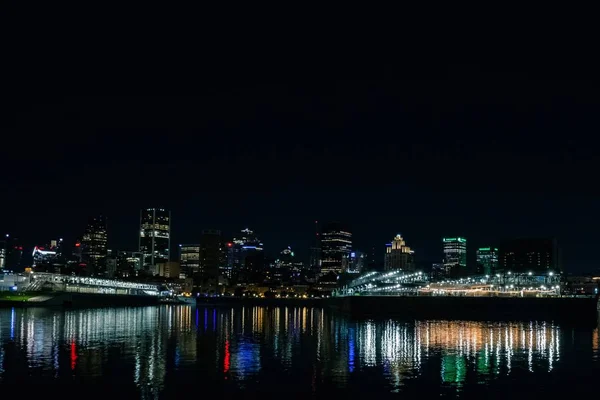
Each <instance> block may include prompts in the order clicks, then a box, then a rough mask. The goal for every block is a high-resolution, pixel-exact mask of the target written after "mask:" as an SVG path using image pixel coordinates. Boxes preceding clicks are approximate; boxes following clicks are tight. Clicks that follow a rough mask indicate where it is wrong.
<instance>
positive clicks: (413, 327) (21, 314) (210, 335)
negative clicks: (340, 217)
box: [0, 305, 600, 399]
mask: <svg viewBox="0 0 600 400" xmlns="http://www.w3.org/2000/svg"><path fill="white" fill-rule="evenodd" d="M599 340H600V339H599V334H598V326H596V325H594V324H592V325H591V326H578V327H575V326H564V325H560V324H554V323H552V322H549V321H548V322H544V321H513V322H474V321H427V320H424V321H412V320H411V321H401V320H385V319H384V320H377V321H373V320H361V321H353V320H350V319H348V318H346V317H344V316H341V315H338V314H335V313H333V312H330V311H327V310H323V309H321V308H311V307H241V306H240V307H231V308H211V307H207V308H204V307H198V308H196V307H192V306H168V305H164V306H156V307H145V308H107V309H82V310H77V309H73V310H59V309H42V308H39V309H36V308H28V309H18V308H17V309H10V308H4V309H0V344H1V348H0V385H1V386H5V387H11V388H13V389H15V390H19V389H20V390H22V391H23V392H22V393H24V394H26V395H27V394H31V395H32V396H33V395H34V394H36V395H37V394H38V393H43V394H45V395H51V394H52V395H54V394H60V395H61V396H62V397H72V398H78V399H81V398H82V397H83V398H85V397H94V398H96V397H95V396H99V395H102V397H103V398H106V397H107V396H111V397H113V398H128V399H132V398H142V399H155V398H156V399H158V398H168V399H170V398H173V399H174V398H183V397H197V398H200V397H210V398H223V397H230V396H231V397H236V398H242V397H251V398H253V397H265V396H269V395H275V396H276V397H278V398H281V397H284V396H285V397H286V398H307V397H327V398H331V397H332V396H334V397H337V396H343V397H351V398H365V396H373V397H374V398H381V397H384V396H386V395H397V394H400V396H402V395H404V396H410V397H415V398H416V397H427V398H431V397H435V398H439V397H461V398H475V397H477V398H481V397H482V396H485V397H497V398H508V397H510V398H532V397H540V398H541V397H544V396H549V397H552V398H555V397H556V396H557V395H558V396H580V395H585V396H592V397H593V398H596V397H597V395H598V393H600V386H599V384H600V351H599ZM4 393H6V392H4ZM25 398H27V396H26V397H25Z"/></svg>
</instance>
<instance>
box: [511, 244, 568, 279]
mask: <svg viewBox="0 0 600 400" xmlns="http://www.w3.org/2000/svg"><path fill="white" fill-rule="evenodd" d="M499 269H500V272H502V273H508V272H509V271H510V272H511V273H525V274H529V273H530V272H531V273H532V274H534V275H545V274H548V273H560V272H561V271H562V266H561V262H560V249H559V247H558V244H557V241H556V239H554V238H519V239H512V240H504V241H502V243H500V256H499Z"/></svg>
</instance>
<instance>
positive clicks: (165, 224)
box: [139, 208, 171, 275]
mask: <svg viewBox="0 0 600 400" xmlns="http://www.w3.org/2000/svg"><path fill="white" fill-rule="evenodd" d="M170 249H171V212H170V211H169V210H165V209H164V208H147V209H144V210H142V211H141V212H140V241H139V251H140V252H141V253H143V254H144V268H145V269H147V270H148V271H149V272H150V273H151V274H153V275H156V274H157V273H158V271H157V270H156V265H157V264H160V263H165V262H167V261H169V260H170Z"/></svg>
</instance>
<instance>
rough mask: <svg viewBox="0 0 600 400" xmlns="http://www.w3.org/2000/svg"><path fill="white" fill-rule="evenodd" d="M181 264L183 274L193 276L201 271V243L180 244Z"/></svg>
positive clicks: (188, 276) (187, 276)
mask: <svg viewBox="0 0 600 400" xmlns="http://www.w3.org/2000/svg"><path fill="white" fill-rule="evenodd" d="M179 266H180V269H181V274H182V275H183V276H185V277H186V278H192V277H194V275H195V274H198V272H199V271H200V244H199V243H198V244H180V245H179Z"/></svg>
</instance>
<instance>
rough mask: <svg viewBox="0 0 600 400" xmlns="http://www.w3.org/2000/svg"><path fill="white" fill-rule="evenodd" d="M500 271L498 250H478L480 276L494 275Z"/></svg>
mask: <svg viewBox="0 0 600 400" xmlns="http://www.w3.org/2000/svg"><path fill="white" fill-rule="evenodd" d="M497 271H498V248H497V247H480V248H479V249H477V271H475V272H476V274H478V275H492V274H495V273H496V272H497Z"/></svg>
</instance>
